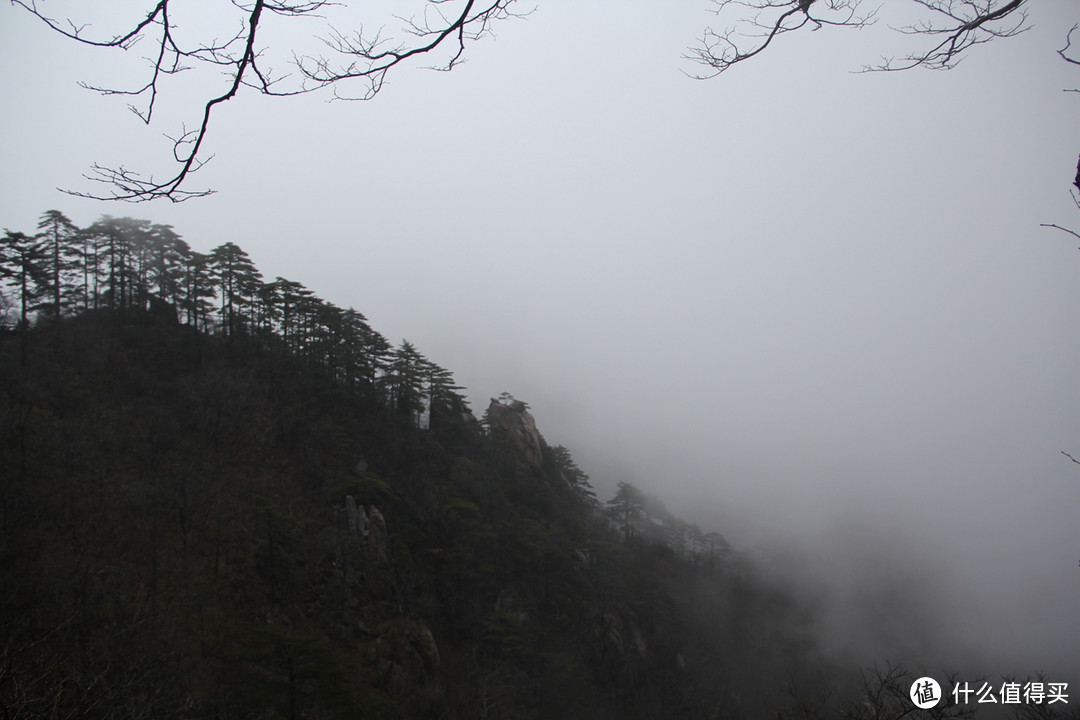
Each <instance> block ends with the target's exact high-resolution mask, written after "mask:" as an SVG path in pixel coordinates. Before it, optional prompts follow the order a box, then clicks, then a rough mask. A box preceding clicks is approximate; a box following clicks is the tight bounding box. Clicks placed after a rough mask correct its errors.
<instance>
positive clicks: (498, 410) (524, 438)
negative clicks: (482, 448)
mask: <svg viewBox="0 0 1080 720" xmlns="http://www.w3.org/2000/svg"><path fill="white" fill-rule="evenodd" d="M487 420H488V426H489V427H490V428H491V431H492V432H493V433H506V434H507V435H508V436H509V437H510V438H511V439H512V440H513V441H514V443H515V444H516V445H517V446H518V447H519V448H520V449H521V451H522V453H523V455H524V457H525V462H526V463H527V464H528V465H530V466H532V467H540V465H541V463H542V462H543V456H542V455H541V453H540V432H539V431H538V430H537V429H536V420H535V419H533V416H532V414H531V413H530V412H529V411H528V410H526V409H525V403H523V402H520V401H514V402H513V403H510V404H503V403H501V402H499V401H498V400H495V399H494V398H492V400H491V404H490V405H489V406H488V409H487Z"/></svg>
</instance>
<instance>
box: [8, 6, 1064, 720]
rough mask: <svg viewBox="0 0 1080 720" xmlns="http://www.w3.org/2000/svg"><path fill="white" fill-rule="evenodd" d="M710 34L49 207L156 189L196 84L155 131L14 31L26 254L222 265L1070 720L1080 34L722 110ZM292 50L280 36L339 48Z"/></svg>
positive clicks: (258, 136) (849, 37)
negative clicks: (98, 248)
mask: <svg viewBox="0 0 1080 720" xmlns="http://www.w3.org/2000/svg"><path fill="white" fill-rule="evenodd" d="M898 4H899V3H896V2H894V0H890V10H892V9H895V8H896V7H897V5H898ZM68 6H70V4H69V3H68V4H66V3H62V2H56V3H49V4H48V7H50V8H55V9H54V10H52V12H54V13H56V14H57V15H59V14H61V13H62V11H63V9H64V8H65V7H68ZM121 6H123V4H121ZM209 7H210V6H209V5H208V8H209ZM708 7H709V5H708V3H707V1H706V0H679V1H678V2H666V3H662V4H656V3H654V4H646V3H643V2H637V1H636V0H634V1H632V2H625V1H624V2H613V1H603V0H593V1H591V2H541V3H540V4H539V6H538V8H537V10H536V12H535V13H533V14H532V15H531V16H530V17H529V18H527V19H525V20H518V21H511V22H507V23H503V24H501V25H499V26H498V27H497V28H496V34H497V37H496V38H495V39H494V40H491V39H488V40H484V41H482V42H480V43H477V44H474V45H472V46H470V47H469V48H468V51H467V52H468V58H469V61H468V62H467V63H466V64H465V65H463V66H462V67H460V68H458V69H456V70H455V71H454V72H452V73H450V74H443V73H434V72H427V71H423V70H404V71H402V72H400V73H398V74H396V75H393V76H392V77H391V80H390V82H389V83H388V85H387V87H386V88H385V89H384V91H383V93H382V94H381V95H380V96H379V97H377V98H376V99H375V100H373V101H371V102H368V103H344V102H333V103H329V102H326V100H327V98H326V96H311V97H304V98H299V99H292V100H267V99H264V98H259V97H255V96H252V95H250V94H248V95H246V96H245V95H242V96H241V97H239V98H237V99H236V100H233V101H232V102H230V103H229V104H228V105H227V106H225V107H223V108H221V109H220V111H219V113H218V115H217V116H216V118H215V120H214V126H213V128H212V135H211V136H210V140H209V141H208V142H209V143H210V148H211V150H212V151H213V152H214V153H216V155H217V157H216V158H215V160H214V161H213V162H212V163H211V164H210V165H209V166H207V167H206V168H205V169H204V170H203V171H201V172H200V173H199V175H197V176H196V177H195V178H194V182H195V185H196V186H199V187H202V186H210V187H213V188H215V189H217V190H218V191H219V192H218V194H216V195H214V196H212V197H209V198H206V199H201V200H193V201H191V202H188V203H184V204H181V205H172V204H153V205H137V206H131V205H123V204H103V203H100V202H94V201H88V200H81V199H77V198H72V197H68V196H65V195H63V194H61V193H59V192H58V191H56V190H55V188H56V186H58V185H59V186H66V187H76V188H78V189H83V188H86V185H85V184H84V183H81V181H80V173H82V172H84V171H85V170H86V169H87V168H88V167H89V166H90V164H91V163H92V162H95V161H98V162H103V163H113V164H119V163H124V164H126V165H129V166H131V167H136V168H140V169H142V168H143V167H145V168H147V169H153V168H155V167H156V168H161V167H162V166H161V165H160V163H157V161H158V160H160V159H161V157H162V155H163V153H164V152H167V151H168V146H167V144H164V143H163V141H161V139H160V135H161V133H166V132H168V133H175V132H176V130H177V129H178V127H179V125H180V122H181V119H182V118H184V117H188V118H189V120H188V122H189V124H190V122H191V120H190V117H191V116H190V115H187V116H185V115H183V114H182V111H183V110H185V109H186V110H190V109H191V105H190V104H189V103H190V101H192V100H193V99H196V98H197V97H198V95H197V94H195V93H196V91H198V90H200V89H201V88H205V86H204V85H201V84H200V83H201V82H203V80H199V79H195V80H192V81H191V82H190V83H189V84H188V85H185V86H183V87H180V88H178V89H177V91H176V93H175V94H173V95H170V96H168V98H167V99H166V100H165V104H163V105H162V106H161V108H160V111H161V115H160V118H161V122H160V124H159V123H155V125H154V126H153V127H152V128H150V129H146V128H144V127H142V126H141V125H140V124H139V123H138V121H137V120H136V119H135V118H134V117H133V116H131V115H130V113H129V112H128V111H127V110H126V109H125V107H124V102H123V101H121V100H118V99H117V98H101V97H98V96H96V95H94V94H92V93H89V92H87V91H85V90H81V89H79V88H78V87H77V86H76V82H77V81H79V80H83V81H86V82H89V83H92V84H109V83H117V78H128V77H134V73H133V66H132V65H131V63H132V61H133V60H134V59H135V58H134V57H133V55H132V54H128V55H127V56H124V55H123V54H122V53H120V54H117V53H110V52H107V51H100V50H92V49H88V48H80V47H76V46H74V45H73V44H72V43H70V42H69V41H66V40H64V39H63V38H60V37H58V36H56V35H54V34H52V33H50V32H48V31H47V30H46V29H45V28H44V27H43V26H42V25H40V23H37V22H35V21H34V20H33V18H31V17H29V16H28V15H27V14H26V13H25V12H22V11H19V10H16V9H14V8H12V7H3V8H0V58H2V60H3V67H4V68H5V71H4V73H3V74H2V77H0V91H2V93H3V97H4V102H3V104H2V106H0V117H2V119H3V120H2V122H3V127H4V129H5V132H4V133H3V136H2V138H0V158H2V159H3V161H2V162H0V172H2V173H3V193H2V194H0V225H2V226H4V227H8V228H10V229H12V230H24V231H31V230H33V228H34V226H35V224H36V221H37V218H38V216H39V215H40V214H41V213H42V212H44V211H45V210H48V209H51V208H57V209H60V210H63V211H65V212H66V213H67V214H68V215H69V216H70V217H71V218H72V219H73V220H74V221H75V222H76V223H78V224H80V225H85V224H88V223H90V222H92V221H94V220H95V219H97V218H98V217H99V216H100V215H102V214H104V213H109V214H113V215H131V216H134V217H144V218H147V219H151V220H153V221H155V222H161V223H171V224H173V225H174V226H175V227H176V229H177V231H178V232H179V233H180V234H181V235H183V236H184V237H185V239H186V240H187V241H188V242H189V243H190V244H191V245H192V246H193V247H195V248H196V249H200V250H207V249H209V248H211V247H213V246H216V245H218V244H220V243H222V242H225V241H228V240H232V241H234V242H236V243H238V244H239V245H240V246H241V247H243V248H244V249H245V250H246V251H247V252H248V253H249V254H250V255H251V257H252V258H253V260H254V261H255V263H256V264H257V265H258V267H259V268H260V269H261V270H262V272H263V273H264V275H265V276H267V277H270V278H272V277H274V276H276V275H283V276H285V277H288V278H289V279H293V280H298V281H300V282H302V283H304V284H305V285H306V286H308V287H309V288H311V289H312V290H314V291H315V292H316V293H318V294H319V295H320V296H322V297H324V298H326V299H328V300H330V301H332V302H334V303H336V304H338V305H342V306H349V305H352V306H355V307H356V308H357V309H358V310H360V311H361V312H363V313H364V314H365V315H367V317H368V318H369V320H370V321H371V322H372V324H373V325H374V326H375V327H376V328H377V329H378V330H380V331H381V332H382V333H383V334H385V335H386V336H387V337H389V338H390V339H391V340H392V341H394V342H398V341H400V340H401V339H402V338H407V339H409V340H410V341H412V342H414V343H415V344H416V345H417V346H418V347H419V348H420V349H421V351H422V352H424V353H425V354H426V355H427V356H428V357H430V358H431V359H433V360H434V361H436V362H438V363H439V364H441V365H443V366H445V367H448V368H449V369H451V370H452V371H453V372H454V373H455V376H456V377H457V379H458V380H459V382H460V383H461V384H463V385H466V386H467V387H468V394H469V396H470V398H471V399H472V401H473V405H474V407H475V408H476V410H477V412H478V413H479V412H480V411H482V410H483V409H484V407H485V406H486V404H487V399H488V398H489V397H492V396H495V395H498V393H500V392H502V391H504V390H507V391H510V392H511V393H513V394H514V395H515V396H517V397H519V398H521V399H523V400H526V401H527V402H529V403H530V404H531V405H532V408H533V413H534V415H535V416H536V418H537V422H538V424H539V426H540V429H541V431H542V432H543V433H544V435H545V437H546V438H547V439H548V441H549V442H550V443H552V444H564V445H567V446H568V447H569V448H570V449H571V450H572V452H573V453H574V455H575V458H576V459H577V460H578V462H579V464H580V465H581V466H582V467H583V468H584V469H585V470H586V471H587V472H589V473H590V474H591V475H592V477H593V480H594V483H595V484H596V486H597V488H598V491H599V492H600V494H601V496H602V497H608V496H609V495H610V492H611V490H612V489H613V487H614V484H615V482H616V481H618V480H627V481H630V482H633V483H635V484H637V485H639V486H641V487H643V488H645V489H646V490H649V491H651V492H653V493H655V494H657V495H659V496H660V497H662V498H663V499H665V501H666V502H667V504H668V505H669V507H670V508H671V509H672V510H673V511H674V512H676V514H679V515H681V516H683V517H686V518H687V519H690V520H694V521H697V522H700V523H701V524H702V525H703V526H707V527H709V528H713V529H718V530H720V531H721V532H724V533H725V534H727V535H728V536H729V537H730V539H731V540H732V541H733V542H734V543H735V544H736V545H737V546H740V547H744V548H765V547H775V546H776V545H778V544H780V543H790V544H792V546H794V547H799V548H801V550H798V551H796V550H790V549H789V550H784V551H782V552H781V554H782V553H784V552H786V553H789V554H793V555H795V556H798V554H799V553H800V552H801V553H803V555H804V557H803V559H802V560H800V561H799V565H800V567H803V568H809V569H806V570H805V573H806V574H807V575H814V574H816V573H818V572H826V571H828V572H830V573H834V574H835V577H836V578H837V580H836V581H835V582H834V583H833V585H832V589H831V590H829V591H828V592H829V593H831V594H832V595H833V596H835V597H839V598H843V597H847V596H855V595H858V594H859V591H858V588H859V587H862V586H863V584H862V581H863V579H864V578H868V577H871V576H872V577H874V578H875V582H876V583H878V585H875V587H878V586H880V583H881V582H885V583H886V585H887V584H888V583H895V584H897V586H903V587H904V588H906V589H907V590H909V591H910V592H911V593H912V596H913V597H915V598H917V604H918V605H919V607H920V608H921V610H920V612H924V613H925V614H926V616H928V617H931V618H935V619H936V620H938V621H941V622H940V624H939V625H934V626H933V627H934V632H939V631H940V633H942V634H943V635H942V638H944V639H945V640H946V641H947V642H946V643H944V644H947V645H949V644H951V645H952V646H955V647H971V648H975V649H977V650H979V651H982V652H985V653H987V654H988V656H989V657H991V658H992V659H993V662H994V663H997V664H995V665H993V666H991V667H984V668H983V670H984V671H985V672H988V673H1007V672H1018V673H1021V674H1027V673H1033V672H1035V671H1036V670H1040V669H1050V668H1059V669H1060V672H1061V673H1073V674H1072V676H1071V677H1065V678H1049V679H1050V680H1071V681H1074V682H1076V683H1077V684H1076V685H1074V689H1075V691H1076V692H1077V693H1078V697H1077V700H1078V701H1080V668H1078V667H1077V666H1078V664H1080V661H1078V659H1077V657H1076V650H1075V648H1076V647H1077V646H1080V616H1078V612H1077V607H1078V603H1077V598H1080V568H1078V567H1077V563H1078V560H1080V522H1078V518H1077V509H1078V506H1080V465H1075V464H1073V463H1071V462H1070V461H1069V460H1068V459H1067V458H1066V457H1064V456H1063V455H1061V451H1062V450H1065V451H1070V452H1074V453H1075V454H1076V455H1077V456H1078V457H1080V383H1077V381H1076V370H1077V367H1078V359H1080V323H1078V322H1077V319H1078V313H1080V251H1078V250H1077V247H1076V246H1077V242H1076V240H1075V239H1074V238H1071V237H1069V236H1067V235H1065V234H1064V233H1061V232H1058V231H1055V230H1049V229H1045V228H1040V227H1039V223H1041V222H1056V223H1059V224H1062V225H1069V226H1072V227H1074V228H1077V227H1080V212H1078V211H1077V210H1076V208H1075V206H1074V205H1073V203H1072V200H1071V199H1070V197H1069V194H1068V186H1069V183H1070V182H1071V179H1072V175H1073V173H1074V172H1075V167H1076V165H1075V161H1076V157H1077V154H1078V153H1080V133H1078V132H1077V130H1078V127H1080V125H1078V122H1077V120H1078V118H1080V96H1078V95H1076V94H1070V93H1065V92H1063V89H1065V88H1076V87H1080V72H1078V71H1077V69H1076V68H1075V67H1070V66H1068V65H1067V64H1066V63H1064V62H1063V61H1062V60H1061V59H1060V58H1059V57H1058V56H1057V54H1056V53H1055V51H1056V50H1057V49H1058V48H1060V47H1061V46H1062V45H1063V43H1064V38H1065V35H1066V33H1067V32H1068V30H1069V28H1070V27H1071V26H1072V25H1073V23H1075V22H1077V21H1080V12H1078V9H1077V6H1076V4H1075V3H1074V2H1072V1H1071V0H1040V1H1039V2H1037V3H1033V4H1032V5H1031V8H1030V19H1031V24H1032V26H1033V27H1032V29H1031V30H1030V31H1029V32H1027V33H1025V34H1024V35H1022V36H1020V37H1017V38H1013V39H1009V40H1003V41H999V42H995V43H992V44H990V45H987V46H982V47H980V48H976V51H975V52H973V53H971V56H970V57H969V58H968V59H967V60H966V61H964V62H963V63H961V65H960V66H959V67H958V68H956V69H955V70H953V71H950V72H946V73H934V72H928V71H911V72H907V73H899V74H856V73H852V72H851V71H852V70H855V69H858V68H859V67H861V66H862V65H863V64H864V63H867V62H874V61H875V60H877V59H878V57H879V55H881V54H882V53H884V52H888V51H890V50H892V49H894V48H896V47H897V43H898V38H897V37H896V36H895V35H892V34H890V33H889V32H888V31H887V28H886V27H885V26H884V24H885V23H884V22H882V23H879V24H878V26H876V27H874V28H870V29H867V30H864V31H861V32H850V31H849V32H833V31H830V30H828V29H826V30H822V31H821V32H812V33H804V34H800V35H799V36H788V37H785V38H782V40H785V41H786V42H782V43H778V44H777V45H776V46H775V47H773V48H770V50H769V51H768V52H766V53H764V54H762V55H761V56H760V57H758V58H755V59H754V60H753V61H751V62H749V63H747V64H745V65H742V66H739V67H736V68H735V69H733V70H732V71H731V72H729V73H727V74H725V75H724V76H722V77H720V78H717V79H714V80H711V81H707V82H703V81H695V80H692V79H690V78H688V77H687V76H686V75H685V74H684V71H689V72H693V71H694V70H695V68H694V67H693V66H692V65H690V64H689V63H688V62H687V61H685V60H682V59H681V55H682V54H683V53H684V52H685V50H686V48H687V47H689V46H690V45H692V44H693V43H694V42H695V39H696V38H697V37H698V36H699V35H700V33H701V31H702V30H703V28H704V27H705V26H706V25H708V24H710V23H713V24H715V23H716V22H717V20H716V18H715V17H714V16H712V15H710V14H709V13H708V12H707V10H708ZM211 11H212V10H211V9H208V10H207V11H206V12H208V13H209V12H211ZM206 17H207V19H208V20H209V18H210V17H211V16H210V15H207V16H206ZM100 27H101V28H102V30H103V31H105V30H107V29H108V28H110V27H111V26H110V25H108V24H107V23H106V22H104V21H102V22H100ZM292 28H293V29H292V30H288V31H283V32H282V33H281V34H280V35H278V36H271V37H272V39H273V38H276V37H282V38H289V37H292V36H291V35H290V33H292V32H296V34H297V35H299V36H302V35H304V34H310V33H318V32H321V31H322V29H323V26H322V25H321V24H320V23H319V22H318V21H313V22H310V23H308V24H306V25H305V24H304V23H300V24H299V25H293V26H292ZM268 32H269V31H268ZM147 47H149V46H147ZM144 52H146V51H144ZM155 163H157V164H155ZM871 571H872V572H871ZM944 618H948V621H947V622H946V620H944ZM900 620H901V621H902V620H903V618H900ZM838 622H839V620H838ZM846 622H851V623H856V624H857V622H859V621H858V620H852V619H851V617H849V618H848V620H847V621H846ZM867 622H868V623H869V622H870V621H867ZM946 626H947V629H943V628H945V627H946ZM856 629H858V628H856ZM913 632H914V631H913ZM1005 658H1008V662H1009V663H1010V665H1009V666H1008V667H1002V664H1004V663H1005V662H1006V660H1005Z"/></svg>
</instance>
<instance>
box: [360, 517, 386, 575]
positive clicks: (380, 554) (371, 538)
mask: <svg viewBox="0 0 1080 720" xmlns="http://www.w3.org/2000/svg"><path fill="white" fill-rule="evenodd" d="M368 520H369V521H370V522H367V523H365V524H366V525H367V529H368V532H367V539H368V552H369V553H370V555H371V557H372V559H373V560H375V562H377V563H378V564H380V565H386V564H387V563H389V562H390V556H389V555H388V554H387V542H386V520H385V519H384V518H383V515H382V513H381V512H379V508H377V507H375V506H374V505H372V506H371V508H370V510H369V511H368Z"/></svg>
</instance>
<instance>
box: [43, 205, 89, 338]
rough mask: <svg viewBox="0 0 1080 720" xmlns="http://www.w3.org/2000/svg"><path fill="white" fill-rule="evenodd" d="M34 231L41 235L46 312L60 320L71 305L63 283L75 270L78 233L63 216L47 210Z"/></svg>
mask: <svg viewBox="0 0 1080 720" xmlns="http://www.w3.org/2000/svg"><path fill="white" fill-rule="evenodd" d="M38 230H40V231H41V232H39V233H38V235H37V237H38V238H39V239H40V241H41V248H42V253H43V257H42V260H43V263H42V272H43V274H44V278H45V279H46V283H47V284H46V290H47V293H48V295H49V301H50V302H49V305H48V311H47V312H48V314H49V315H50V316H51V317H53V318H60V317H62V316H63V315H64V314H65V311H66V310H70V309H71V307H72V305H74V299H73V297H72V295H73V293H72V289H71V288H70V285H69V283H68V282H67V281H68V276H69V275H70V273H71V272H72V271H73V270H76V269H77V268H78V256H79V248H78V245H77V241H78V234H79V229H78V228H77V227H75V223H73V222H71V220H69V219H68V217H67V216H66V215H64V213H62V212H60V211H59V210H48V211H46V212H45V213H43V214H42V216H41V220H40V221H39V222H38Z"/></svg>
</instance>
